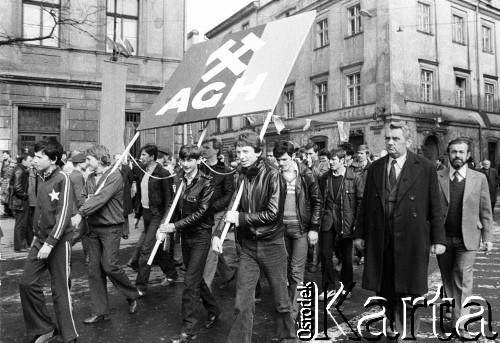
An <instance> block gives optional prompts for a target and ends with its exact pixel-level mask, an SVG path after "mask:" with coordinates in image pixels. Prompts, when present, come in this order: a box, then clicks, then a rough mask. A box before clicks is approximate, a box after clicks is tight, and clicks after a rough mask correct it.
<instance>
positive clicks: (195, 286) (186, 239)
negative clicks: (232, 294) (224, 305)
mask: <svg viewBox="0 0 500 343" xmlns="http://www.w3.org/2000/svg"><path fill="white" fill-rule="evenodd" d="M181 234H182V258H183V259H184V265H185V266H186V275H185V277H184V286H185V288H184V291H183V292H182V328H181V331H182V332H186V333H192V332H193V329H194V327H195V325H196V324H197V323H198V316H197V309H198V304H199V300H200V298H201V301H202V303H203V306H204V307H205V309H206V310H207V311H208V316H214V315H218V314H219V313H220V310H219V307H218V306H217V301H216V300H215V297H214V296H213V295H212V292H211V291H210V288H208V286H207V284H206V283H205V280H203V270H204V269H205V263H206V260H207V255H208V250H209V249H210V246H211V239H212V231H211V230H189V229H187V230H183V231H182V233H181Z"/></svg>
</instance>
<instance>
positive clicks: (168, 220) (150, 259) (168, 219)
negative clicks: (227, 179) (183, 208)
mask: <svg viewBox="0 0 500 343" xmlns="http://www.w3.org/2000/svg"><path fill="white" fill-rule="evenodd" d="M209 122H210V121H207V122H206V125H205V128H204V129H203V131H202V132H201V135H200V138H199V139H198V144H197V146H198V147H201V144H202V143H203V139H205V135H206V134H207V129H208V123H209ZM183 185H184V183H183V182H181V183H180V184H179V188H178V189H177V190H176V193H175V198H174V201H173V202H172V206H170V210H169V211H168V214H167V218H166V219H165V222H164V223H163V224H168V223H170V220H171V219H172V216H173V214H174V211H175V208H176V207H177V203H178V202H179V199H180V197H181V194H182V191H183V189H182V188H183ZM158 230H159V229H158ZM167 237H168V234H167ZM162 241H163V240H159V239H157V240H156V243H155V246H154V248H153V251H151V255H150V256H149V260H148V265H151V264H153V260H154V258H155V255H156V252H157V251H158V248H159V247H160V244H161V242H162ZM167 246H168V239H167V238H165V244H164V249H165V248H167Z"/></svg>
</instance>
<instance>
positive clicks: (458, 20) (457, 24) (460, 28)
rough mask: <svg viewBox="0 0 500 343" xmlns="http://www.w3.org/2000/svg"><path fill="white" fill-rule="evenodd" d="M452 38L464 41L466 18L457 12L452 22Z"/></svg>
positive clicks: (458, 41)
mask: <svg viewBox="0 0 500 343" xmlns="http://www.w3.org/2000/svg"><path fill="white" fill-rule="evenodd" d="M452 28H453V32H452V36H453V37H452V39H453V41H454V42H456V43H464V42H465V40H464V18H463V17H460V16H458V15H456V14H454V15H453V23H452Z"/></svg>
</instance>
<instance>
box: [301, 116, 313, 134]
mask: <svg viewBox="0 0 500 343" xmlns="http://www.w3.org/2000/svg"><path fill="white" fill-rule="evenodd" d="M311 122H312V119H306V125H305V126H304V127H303V128H302V131H307V130H309V127H310V126H311Z"/></svg>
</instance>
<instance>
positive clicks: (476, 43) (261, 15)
mask: <svg viewBox="0 0 500 343" xmlns="http://www.w3.org/2000/svg"><path fill="white" fill-rule="evenodd" d="M311 10H312V11H316V13H317V17H316V21H315V23H314V24H313V27H312V28H311V31H310V34H309V36H308V39H307V40H306V42H305V43H304V46H303V48H302V50H301V53H300V54H299V56H298V58H297V61H296V63H295V66H294V68H293V70H292V72H291V74H290V76H289V79H288V81H287V84H286V86H285V88H284V90H283V94H282V98H281V99H280V101H279V103H278V105H277V107H276V108H275V110H274V114H275V115H277V116H280V117H281V119H282V120H283V122H284V124H285V127H286V128H285V130H284V131H282V132H281V135H278V134H277V132H276V129H275V126H274V125H271V126H270V128H269V130H268V133H267V135H266V138H267V141H268V145H270V146H272V145H273V142H274V141H276V140H277V139H287V140H290V141H293V142H294V143H295V144H296V145H297V146H302V145H305V144H306V143H307V142H310V141H313V142H316V143H318V145H319V146H320V147H327V148H329V149H331V148H333V147H335V146H337V144H338V143H339V140H340V139H339V138H340V137H339V132H338V130H337V122H338V121H343V122H345V123H349V124H348V125H350V129H349V131H350V137H349V140H350V141H351V142H352V143H353V144H354V145H359V144H362V143H367V144H368V145H369V146H370V147H371V149H372V152H373V153H378V152H380V151H381V150H382V149H383V148H384V138H383V134H384V128H385V126H386V124H387V123H388V122H390V121H393V120H397V121H405V122H407V123H408V124H409V126H410V128H411V130H412V133H413V145H412V149H413V150H414V152H417V153H421V154H424V155H425V156H426V157H428V158H430V159H435V158H436V157H438V156H443V155H445V154H446V146H447V143H448V142H449V141H450V140H452V139H454V138H457V137H466V138H468V139H469V140H470V142H471V145H472V152H473V154H472V155H473V158H474V160H475V161H476V162H478V161H479V160H480V159H485V158H488V159H490V160H492V162H493V164H494V165H498V164H499V163H500V158H499V147H498V145H499V139H500V107H499V95H500V93H499V84H498V75H499V71H498V65H499V61H500V59H499V53H500V51H498V49H497V46H498V42H499V37H497V34H496V32H497V31H498V30H497V29H496V27H497V26H498V25H499V24H500V21H499V20H500V1H498V0H489V1H488V0H479V1H478V0H474V1H469V0H405V1H400V0H343V1H339V0H322V1H312V0H300V1H297V0H295V1H294V0H280V1H278V0H261V1H254V2H252V3H250V4H249V5H247V6H246V7H244V8H242V9H241V10H240V11H239V12H238V13H236V14H234V15H233V16H231V17H230V18H227V19H226V20H225V21H224V22H222V23H220V24H219V25H217V26H216V27H214V28H213V29H212V30H211V31H209V32H208V33H207V34H206V36H207V38H209V39H210V38H212V37H216V36H219V35H224V34H226V33H229V32H235V31H239V30H245V29H246V28H248V27H253V26H256V25H261V24H265V23H266V22H269V21H272V20H277V19H280V18H283V17H286V16H289V15H293V14H296V13H301V12H304V11H311ZM306 119H307V121H306ZM307 122H310V126H309V128H307V129H305V130H304V127H305V126H306V123H307ZM261 123H262V118H258V119H257V123H255V122H254V121H253V120H249V119H248V118H232V119H231V120H226V119H224V120H220V121H217V122H212V123H210V124H209V125H211V126H210V132H211V133H213V134H218V135H220V136H221V137H222V139H223V140H224V142H225V145H226V147H225V149H226V153H229V152H231V150H232V149H233V148H232V146H231V142H232V137H234V134H235V132H237V131H238V130H241V129H244V128H253V129H256V130H258V129H259V127H260V126H261ZM195 131H196V130H195Z"/></svg>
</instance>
